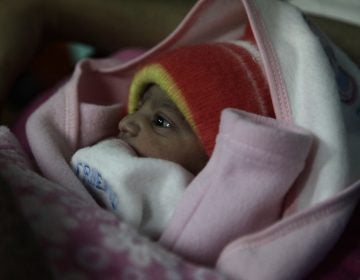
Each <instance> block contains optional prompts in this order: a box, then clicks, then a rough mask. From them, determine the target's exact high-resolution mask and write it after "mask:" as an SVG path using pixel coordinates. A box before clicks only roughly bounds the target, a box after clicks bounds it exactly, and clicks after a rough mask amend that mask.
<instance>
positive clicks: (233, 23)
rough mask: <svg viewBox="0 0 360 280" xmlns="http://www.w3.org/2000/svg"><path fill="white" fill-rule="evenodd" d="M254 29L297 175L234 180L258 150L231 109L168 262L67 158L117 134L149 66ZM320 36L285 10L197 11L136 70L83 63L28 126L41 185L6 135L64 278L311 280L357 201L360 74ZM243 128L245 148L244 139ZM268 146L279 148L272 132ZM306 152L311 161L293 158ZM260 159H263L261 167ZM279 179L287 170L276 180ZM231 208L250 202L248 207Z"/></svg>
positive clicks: (24, 191)
mask: <svg viewBox="0 0 360 280" xmlns="http://www.w3.org/2000/svg"><path fill="white" fill-rule="evenodd" d="M248 23H250V25H251V27H252V29H253V32H254V34H255V38H256V42H257V44H258V47H259V49H260V51H261V55H262V60H263V64H264V67H265V69H266V74H267V79H268V82H269V85H270V88H271V95H272V100H273V103H274V106H275V112H276V117H277V120H276V121H275V122H274V123H271V124H269V123H267V121H266V120H262V121H261V122H262V123H263V124H264V123H265V124H266V126H267V125H268V126H269V127H272V128H279V127H281V128H284V127H285V128H286V129H285V130H286V131H287V132H292V133H294V134H297V137H293V138H292V137H290V138H287V137H285V138H282V135H281V134H279V133H275V134H274V137H275V138H274V139H279V141H277V143H278V145H276V142H274V143H272V144H273V147H274V151H276V153H279V154H280V155H284V156H286V157H290V158H292V161H289V162H291V168H290V170H292V171H293V173H291V172H289V174H285V175H286V176H288V177H286V176H285V177H281V178H277V177H276V178H274V180H273V181H271V182H264V184H260V183H259V182H258V181H256V182H255V183H256V184H255V186H256V188H253V189H249V188H244V187H243V186H242V185H241V182H242V181H243V179H244V173H240V172H236V170H237V168H238V166H239V164H240V163H241V160H242V159H241V157H239V155H238V154H237V153H232V152H231V151H232V149H238V147H240V145H239V142H242V143H246V144H253V143H254V141H253V140H254V139H257V140H259V138H258V137H257V138H252V136H253V135H259V134H258V133H259V131H258V130H256V134H252V133H251V132H252V131H253V129H252V127H251V126H247V124H248V123H249V122H245V123H244V122H241V120H244V119H250V120H251V119H252V116H242V114H241V113H239V112H234V111H231V110H225V111H224V112H223V116H222V123H221V128H220V131H221V132H220V134H219V136H218V142H217V144H216V147H215V152H214V154H213V156H212V158H211V159H210V161H209V164H208V165H207V166H206V167H205V168H204V170H203V171H202V172H201V173H200V174H199V176H198V177H197V178H196V179H195V180H194V181H193V183H192V184H190V186H189V187H188V188H187V190H186V192H185V195H184V198H183V199H182V201H181V202H180V205H179V207H178V208H177V210H176V212H175V214H174V216H173V218H172V220H171V222H170V224H169V226H168V227H167V228H166V229H165V232H164V234H163V236H162V238H161V240H160V242H161V243H162V245H164V246H165V247H166V248H167V249H164V247H162V246H160V245H159V244H157V243H154V242H151V241H149V240H147V239H146V238H144V237H142V236H139V235H138V234H137V233H136V232H135V231H133V230H132V229H131V228H129V227H128V226H127V225H126V224H125V223H122V221H120V220H118V219H116V218H115V217H114V216H113V215H112V214H111V213H108V212H106V211H104V210H103V209H102V208H100V207H99V206H98V205H97V204H96V203H95V201H94V200H93V199H92V197H91V196H90V195H89V194H88V192H87V191H86V190H85V188H84V187H83V186H82V184H81V182H80V181H79V180H78V179H77V178H76V176H75V175H74V174H73V172H72V171H71V168H70V167H69V164H68V162H69V159H70V157H71V155H72V154H73V153H74V151H75V150H76V149H77V148H79V147H82V146H85V145H89V144H92V143H94V142H96V141H97V140H99V139H101V138H103V137H105V136H107V135H112V134H114V133H115V132H116V129H117V128H116V126H117V122H118V120H119V118H120V117H121V114H123V113H124V104H126V98H127V89H128V85H129V81H130V79H131V76H132V74H133V73H134V71H135V70H136V67H137V66H138V64H139V63H141V62H143V61H145V60H146V59H148V58H150V57H152V56H153V55H155V54H157V53H159V52H161V51H163V50H166V49H170V48H174V47H176V46H180V45H186V44H191V43H200V42H210V41H233V40H236V39H239V38H241V36H242V34H243V32H244V26H245V25H246V24H248ZM314 32H316V31H314V30H312V29H311V28H310V27H309V25H308V24H307V22H306V21H305V20H304V18H303V17H302V15H301V14H300V13H299V12H298V11H297V10H296V9H294V8H293V7H291V6H289V5H287V4H285V3H283V2H281V1H273V0H271V1H269V0H256V1H248V0H243V1H229V2H228V3H227V5H224V4H223V2H222V1H199V3H198V4H197V5H196V6H195V7H194V8H193V10H192V11H190V13H189V15H188V16H187V17H186V18H185V19H184V21H183V22H182V23H181V24H180V26H179V27H178V28H177V29H176V30H175V31H174V32H173V33H172V34H171V35H170V36H169V37H168V38H167V39H165V40H164V41H163V42H161V43H159V44H158V45H157V46H155V47H154V48H153V49H151V50H149V51H148V52H146V53H144V54H143V55H141V56H139V57H137V58H136V59H134V60H131V61H129V62H126V63H123V62H122V61H120V60H118V59H104V60H86V61H83V62H80V63H79V64H78V65H77V67H76V70H75V72H74V74H73V76H72V77H71V79H70V80H69V81H68V82H67V83H66V84H65V85H64V86H63V87H61V88H60V89H59V90H57V92H56V94H55V95H54V96H52V97H51V98H50V99H49V100H48V101H46V102H45V103H44V104H43V105H42V106H41V107H40V108H39V109H38V110H37V111H36V112H35V113H33V114H32V116H31V118H30V120H29V122H28V124H27V135H28V140H29V143H30V148H31V152H32V153H33V155H34V158H35V159H36V164H37V166H36V168H39V172H35V171H34V169H33V168H32V167H31V165H30V163H29V162H28V161H27V160H26V157H25V155H24V154H23V153H22V151H21V149H20V147H19V145H18V144H16V140H15V139H14V138H13V136H12V135H11V134H10V133H9V131H8V130H6V129H5V128H1V130H0V149H1V150H0V151H1V154H0V155H1V157H0V165H1V171H0V172H1V173H0V174H1V176H2V177H4V178H5V179H6V181H7V182H8V183H9V185H11V186H12V187H13V188H14V190H15V192H16V194H17V196H18V198H19V201H20V204H21V207H22V209H23V211H24V213H26V215H27V218H28V220H29V222H30V224H31V226H32V228H33V230H34V232H35V233H36V235H37V236H38V239H39V241H40V243H41V245H42V247H43V249H44V251H45V252H46V254H47V257H48V261H49V264H50V266H51V268H52V271H53V273H54V275H55V276H56V277H57V278H59V279H65V278H66V277H71V276H73V277H75V276H77V277H79V278H81V277H86V278H89V279H111V278H116V279H119V278H120V279H121V278H123V279H132V278H137V277H139V278H143V277H144V278H145V277H148V278H149V279H172V278H179V279H193V278H194V279H199V278H200V279H217V278H222V279H223V278H230V279H301V278H303V277H305V276H306V275H307V274H308V273H309V272H310V271H311V270H312V269H313V268H314V267H315V266H316V265H317V264H318V263H319V262H320V261H321V260H322V259H323V258H324V257H325V256H326V254H327V253H328V252H329V250H330V249H331V248H332V247H333V245H334V243H335V242H336V241H337V240H338V238H339V237H340V235H341V233H342V231H343V230H344V228H345V226H346V224H347V221H348V219H349V217H350V215H351V213H352V210H353V209H354V207H355V205H356V203H357V202H358V200H359V196H360V180H359V174H360V154H359V151H360V149H359V148H358V143H359V139H360V128H359V126H358V125H356V123H357V124H358V121H359V119H358V118H359V116H358V115H357V114H356V110H357V108H359V105H360V103H359V102H360V101H359V98H355V97H356V96H357V97H358V95H359V93H358V92H357V89H358V88H359V85H360V77H359V71H358V69H357V68H356V66H354V65H353V64H352V63H351V61H349V59H348V58H347V57H346V56H344V54H343V53H341V52H340V51H339V50H338V49H337V48H336V47H335V46H333V45H332V44H331V43H330V42H328V41H327V39H326V38H324V37H322V36H321V34H318V33H317V32H316V33H314ZM319 38H320V39H319ZM304 50H306V51H304ZM324 50H325V51H324ZM334 77H336V78H337V80H336V79H334ZM356 85H357V86H356ZM339 93H340V95H341V96H340V97H341V98H340V97H339ZM349 96H350V98H349ZM250 122H251V121H250ZM244 128H246V129H248V131H249V134H246V135H248V137H243V134H242V133H241V131H242V129H244ZM262 133H264V134H263V135H271V134H267V133H269V131H268V130H266V129H265V130H263V131H262ZM294 134H292V135H294ZM286 135H287V136H289V135H288V134H286ZM308 135H312V138H313V144H312V145H311V146H310V143H311V141H308V140H307V139H309V138H308V137H307V136H308ZM276 137H278V138H276ZM261 139H264V140H265V141H259V143H257V144H258V145H262V144H263V145H265V144H266V145H268V144H269V143H268V142H266V140H269V139H272V138H267V137H264V138H260V140H261ZM282 139H286V141H283V142H282ZM289 139H293V140H292V141H290V142H291V143H290V142H288V141H287V140H289ZM301 139H302V140H301ZM297 141H298V145H297V146H298V147H299V150H300V151H304V152H303V153H298V154H297V153H296V151H294V150H293V147H294V143H296V142H297ZM230 144H231V145H230ZM288 144H289V145H288ZM290 144H291V145H290ZM243 146H244V145H243ZM243 146H242V147H243ZM295 146H296V145H295ZM309 149H310V151H309ZM233 151H234V150H233ZM236 151H237V150H236ZM241 151H243V150H241ZM308 151H309V156H307V155H308V154H307V152H308ZM282 153H283V154H282ZM259 156H260V159H266V156H265V154H259ZM255 166H256V165H255ZM256 167H258V166H256ZM303 168H304V169H303ZM264 170H265V171H271V168H269V166H265V167H264ZM279 170H281V169H280V167H279V166H278V168H277V169H276V170H275V171H277V172H279ZM37 171H38V170H37ZM300 172H301V173H300ZM299 173H300V177H297V176H298V175H299ZM290 177H291V178H290ZM284 178H286V179H287V180H288V181H287V183H286V184H283V183H284V182H285V181H284V180H283V179H284ZM255 179H256V178H255ZM294 180H295V181H294ZM223 190H226V191H223ZM222 192H223V194H222ZM233 195H236V196H233ZM234 197H235V198H239V199H241V203H240V202H239V205H236V203H234ZM229 201H230V202H232V203H228V202H229ZM226 205H231V206H234V207H231V208H226ZM231 226H232V227H231ZM224 228H225V229H226V230H225V233H226V234H222V233H223V232H222V230H224ZM174 253H175V254H174ZM181 257H182V258H186V259H187V260H184V259H182V258H181ZM196 263H197V264H198V263H203V264H205V265H206V266H208V267H211V269H205V268H203V267H201V266H199V265H195V264H196Z"/></svg>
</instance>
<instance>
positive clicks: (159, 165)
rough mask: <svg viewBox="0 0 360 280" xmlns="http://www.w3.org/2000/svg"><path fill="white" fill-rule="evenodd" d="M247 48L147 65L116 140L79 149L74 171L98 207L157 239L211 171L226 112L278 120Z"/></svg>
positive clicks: (237, 45) (164, 58)
mask: <svg viewBox="0 0 360 280" xmlns="http://www.w3.org/2000/svg"><path fill="white" fill-rule="evenodd" d="M259 60H260V58H259V54H258V51H257V49H256V48H255V46H254V44H253V43H252V42H251V41H250V40H247V41H237V42H234V43H212V44H202V45H193V46H187V47H181V48H178V49H174V50H171V51H168V52H165V53H164V54H162V55H159V56H157V57H155V58H154V59H152V60H151V61H149V62H148V63H147V64H146V65H143V66H142V67H141V68H140V70H139V71H138V72H137V73H136V74H135V76H134V78H133V81H132V83H131V86H130V91H129V99H128V115H126V116H125V117H123V118H122V119H121V120H120V122H119V126H118V127H119V134H118V136H117V137H114V138H111V139H106V140H104V141H101V142H100V143H98V144H96V145H94V146H92V147H86V148H83V149H80V150H79V151H77V152H76V153H75V155H74V156H73V158H72V161H71V164H72V166H73V168H74V170H75V172H76V174H77V175H78V177H79V178H80V179H81V180H82V181H83V182H84V184H85V185H87V186H88V187H89V188H90V190H91V192H92V193H93V194H94V196H95V197H96V198H97V199H98V201H99V203H101V204H102V205H104V206H105V207H106V208H108V209H111V210H112V211H114V212H115V213H116V214H117V215H119V216H121V217H122V218H123V219H124V220H126V221H127V222H129V223H130V224H132V225H133V226H135V227H136V228H138V229H139V230H140V231H141V232H143V233H145V234H147V235H148V236H150V237H152V238H158V237H159V235H160V234H161V232H162V231H163V230H164V228H165V226H166V224H167V222H168V221H169V219H170V218H171V215H172V214H173V212H174V209H175V208H176V205H177V202H178V201H179V199H180V198H181V195H182V193H183V192H184V190H185V188H186V187H187V185H188V184H189V183H190V182H191V180H192V179H193V178H194V176H195V175H196V174H198V173H199V172H200V171H201V170H202V169H203V167H204V166H205V165H206V163H207V161H208V159H209V157H210V156H211V154H212V151H213V149H214V146H215V139H216V135H217V133H218V128H219V122H220V114H221V111H222V110H223V109H225V108H229V107H231V108H236V109H241V110H245V111H247V112H251V113H255V114H259V115H263V116H268V117H274V111H273V106H272V103H271V98H270V93H269V89H268V85H267V82H266V80H265V77H264V74H263V69H262V68H261V65H260V62H259Z"/></svg>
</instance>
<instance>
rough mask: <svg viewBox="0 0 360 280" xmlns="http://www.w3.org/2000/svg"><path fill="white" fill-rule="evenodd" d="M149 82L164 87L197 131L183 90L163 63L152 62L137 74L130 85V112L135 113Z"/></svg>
mask: <svg viewBox="0 0 360 280" xmlns="http://www.w3.org/2000/svg"><path fill="white" fill-rule="evenodd" d="M149 84H156V85H158V86H159V87H160V88H162V89H163V90H164V91H165V92H166V93H167V94H168V96H169V97H170V99H171V100H172V101H173V102H174V103H175V105H176V107H177V108H178V109H179V110H180V112H181V113H182V114H183V116H184V117H185V119H186V120H187V121H188V123H189V124H190V125H191V127H192V128H193V129H195V131H196V125H195V122H194V120H193V117H192V115H191V111H190V109H189V107H188V105H187V103H186V100H185V99H184V97H183V95H182V93H181V90H180V89H179V88H178V86H177V85H176V83H175V82H174V80H173V79H172V77H171V76H170V74H169V73H168V72H167V71H166V69H165V68H164V67H163V66H162V65H161V64H150V65H148V66H145V67H144V68H142V69H141V70H140V71H139V72H137V73H136V74H135V76H134V79H133V81H132V83H131V86H130V93H129V101H128V111H129V113H133V112H134V111H135V110H136V108H137V106H138V104H139V99H140V98H141V94H142V93H143V92H144V90H145V89H146V87H147V86H148V85H149Z"/></svg>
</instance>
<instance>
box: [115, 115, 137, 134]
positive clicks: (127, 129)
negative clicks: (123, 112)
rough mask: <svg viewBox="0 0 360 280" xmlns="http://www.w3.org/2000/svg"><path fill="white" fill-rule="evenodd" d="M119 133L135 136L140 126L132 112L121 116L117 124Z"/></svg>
mask: <svg viewBox="0 0 360 280" xmlns="http://www.w3.org/2000/svg"><path fill="white" fill-rule="evenodd" d="M118 128H119V131H120V134H122V135H124V134H125V135H128V136H136V135H137V134H138V133H139V131H140V126H139V124H138V123H137V121H136V118H135V116H134V114H130V115H127V116H125V117H123V118H122V119H121V120H120V122H119V125H118Z"/></svg>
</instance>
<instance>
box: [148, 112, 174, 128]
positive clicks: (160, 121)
mask: <svg viewBox="0 0 360 280" xmlns="http://www.w3.org/2000/svg"><path fill="white" fill-rule="evenodd" d="M153 124H154V125H155V126H158V127H163V128H171V127H172V126H173V125H172V124H171V122H169V121H168V120H167V119H165V118H164V117H162V116H160V115H155V116H154V119H153Z"/></svg>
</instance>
